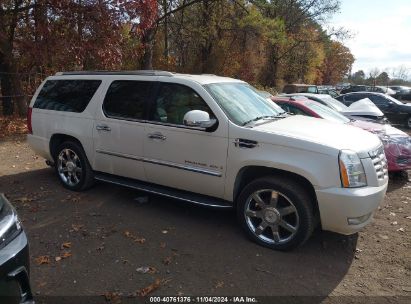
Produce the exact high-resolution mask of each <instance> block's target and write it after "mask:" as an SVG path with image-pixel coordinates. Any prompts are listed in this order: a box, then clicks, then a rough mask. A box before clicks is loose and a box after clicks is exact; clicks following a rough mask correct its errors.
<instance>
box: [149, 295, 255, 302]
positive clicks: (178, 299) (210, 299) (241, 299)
mask: <svg viewBox="0 0 411 304" xmlns="http://www.w3.org/2000/svg"><path fill="white" fill-rule="evenodd" d="M150 303H258V301H257V299H256V298H254V297H242V296H240V297H206V296H202V297H188V296H187V297H186V296H183V297H150Z"/></svg>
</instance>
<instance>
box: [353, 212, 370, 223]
mask: <svg viewBox="0 0 411 304" xmlns="http://www.w3.org/2000/svg"><path fill="white" fill-rule="evenodd" d="M371 214H372V213H368V214H366V215H363V216H359V217H349V218H347V221H348V225H359V224H362V223H364V222H365V221H367V220H368V219H369V218H370V216H371Z"/></svg>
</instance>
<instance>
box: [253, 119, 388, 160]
mask: <svg viewBox="0 0 411 304" xmlns="http://www.w3.org/2000/svg"><path fill="white" fill-rule="evenodd" d="M253 129H254V130H258V131H261V132H265V133H274V134H277V135H283V136H285V137H287V138H288V140H290V139H289V138H294V139H299V140H304V141H307V142H310V143H315V144H317V145H318V144H319V145H322V146H326V147H328V148H334V149H337V150H342V149H347V150H352V151H355V152H357V153H358V154H359V156H360V157H362V158H365V157H368V152H369V151H371V150H373V149H375V148H376V147H378V146H379V145H381V142H380V140H379V138H378V137H377V136H376V135H374V134H371V133H369V132H367V131H364V130H362V129H360V128H356V127H353V126H350V125H347V124H341V123H337V122H333V121H328V120H326V119H317V118H313V117H307V116H301V115H295V116H290V117H287V118H283V119H279V120H276V121H273V122H270V123H265V124H261V125H257V126H255V127H254V128H253ZM270 138H271V137H267V138H266V141H268V140H269V139H270ZM273 144H276V143H275V142H273Z"/></svg>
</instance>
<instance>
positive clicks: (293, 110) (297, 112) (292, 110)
mask: <svg viewBox="0 0 411 304" xmlns="http://www.w3.org/2000/svg"><path fill="white" fill-rule="evenodd" d="M288 111H289V112H290V113H292V114H295V115H304V116H310V115H308V114H307V113H305V112H304V111H303V110H301V109H299V108H297V107H295V106H292V105H288Z"/></svg>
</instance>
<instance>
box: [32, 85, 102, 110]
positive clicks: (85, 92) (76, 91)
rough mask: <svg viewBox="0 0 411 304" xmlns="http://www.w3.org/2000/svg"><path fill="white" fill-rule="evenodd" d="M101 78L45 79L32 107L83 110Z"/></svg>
mask: <svg viewBox="0 0 411 304" xmlns="http://www.w3.org/2000/svg"><path fill="white" fill-rule="evenodd" d="M100 84H101V80H47V81H46V83H45V84H44V86H43V87H42V89H41V91H40V93H39V95H38V96H37V99H36V101H35V103H34V105H33V107H34V108H37V109H44V110H54V111H63V112H75V113H81V112H83V111H84V110H85V109H86V107H87V105H88V104H89V102H90V100H91V98H93V96H94V94H95V93H96V91H97V89H98V87H99V86H100Z"/></svg>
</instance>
